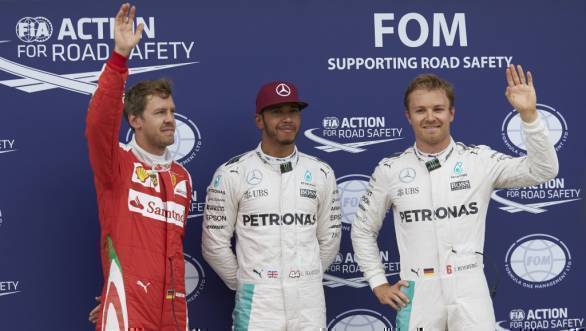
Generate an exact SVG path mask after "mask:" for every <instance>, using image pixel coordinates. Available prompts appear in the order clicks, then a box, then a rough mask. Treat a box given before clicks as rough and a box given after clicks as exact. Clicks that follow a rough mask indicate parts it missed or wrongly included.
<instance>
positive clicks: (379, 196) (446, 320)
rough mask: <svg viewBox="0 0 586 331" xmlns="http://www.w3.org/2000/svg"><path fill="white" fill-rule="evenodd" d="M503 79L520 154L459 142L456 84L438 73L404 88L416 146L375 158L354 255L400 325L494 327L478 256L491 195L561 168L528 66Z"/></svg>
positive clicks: (552, 174)
mask: <svg viewBox="0 0 586 331" xmlns="http://www.w3.org/2000/svg"><path fill="white" fill-rule="evenodd" d="M506 77H507V82H508V87H507V90H506V96H507V99H508V100H509V102H510V103H511V105H512V106H513V107H514V108H515V109H516V110H517V111H518V112H519V115H520V116H521V119H522V123H523V124H522V127H523V135H524V136H525V141H526V145H527V156H524V157H518V158H511V157H509V156H506V155H503V154H501V153H498V152H495V151H493V150H491V149H490V148H488V147H486V146H466V145H464V144H461V143H455V142H454V140H453V139H452V138H451V135H450V123H451V122H452V121H453V119H454V102H453V98H454V97H453V90H452V87H451V86H450V84H449V83H448V82H446V81H444V80H442V79H440V78H439V77H437V76H435V75H420V76H418V77H417V78H415V80H414V81H412V82H411V84H410V86H409V87H408V89H407V91H406V92H405V107H406V116H407V119H408V121H409V123H410V124H411V126H412V128H413V131H414V134H415V145H414V146H413V147H410V148H408V149H407V150H406V151H404V152H403V153H402V154H400V155H398V156H396V157H389V158H385V159H383V160H382V161H381V162H380V163H379V164H378V166H377V167H376V169H375V171H374V174H373V175H372V177H371V180H370V183H369V186H368V189H367V191H366V193H365V195H364V196H363V198H362V200H361V204H360V205H359V209H358V212H357V214H356V218H355V220H354V222H353V225H352V243H353V246H354V251H355V253H356V259H357V261H358V263H359V265H360V268H361V269H362V270H363V272H364V275H365V277H366V279H367V280H368V282H369V283H370V287H371V288H372V289H373V292H374V294H375V295H376V296H377V298H378V299H379V301H380V302H381V303H382V304H388V305H390V306H392V307H393V308H395V309H397V310H398V314H397V330H400V331H407V330H425V331H428V330H433V331H435V330H441V331H444V330H446V329H449V330H450V331H452V330H490V331H492V330H494V329H495V317H494V311H493V306H492V301H491V298H490V295H489V290H488V287H487V283H486V279H485V276H484V272H483V259H482V257H483V256H482V253H483V247H484V232H485V219H486V213H487V208H488V204H489V201H490V196H491V192H492V191H493V189H495V188H508V187H523V186H530V185H537V184H538V183H542V182H544V181H547V180H549V179H551V178H554V177H555V176H556V175H557V172H558V161H557V156H556V152H555V149H554V147H553V145H552V143H551V141H550V139H549V137H548V131H547V129H546V128H545V126H544V124H543V123H542V122H541V121H540V119H539V118H538V113H537V110H536V96H535V89H534V87H533V79H532V76H531V73H527V77H526V76H525V73H524V72H523V69H522V68H521V66H518V67H517V68H516V69H515V67H514V66H510V67H509V68H507V70H506ZM389 208H393V218H394V225H395V232H396V236H397V243H398V248H399V254H400V256H401V273H400V276H401V280H400V281H399V282H397V283H395V284H394V285H392V286H391V285H390V284H389V283H387V279H386V277H385V273H384V269H383V266H382V265H381V262H380V258H379V248H378V246H377V241H376V239H377V236H378V232H379V230H380V228H381V226H382V222H383V219H384V217H385V213H386V211H387V209H389Z"/></svg>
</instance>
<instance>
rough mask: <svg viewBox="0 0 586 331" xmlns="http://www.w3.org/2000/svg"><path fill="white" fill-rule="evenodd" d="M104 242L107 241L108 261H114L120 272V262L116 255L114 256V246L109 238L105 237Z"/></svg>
mask: <svg viewBox="0 0 586 331" xmlns="http://www.w3.org/2000/svg"><path fill="white" fill-rule="evenodd" d="M106 240H107V241H108V256H109V257H110V261H112V260H114V261H115V262H116V264H117V265H118V268H120V270H122V266H121V265H120V260H118V255H116V250H115V249H114V244H113V243H112V238H110V236H106Z"/></svg>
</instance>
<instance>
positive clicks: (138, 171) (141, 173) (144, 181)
mask: <svg viewBox="0 0 586 331" xmlns="http://www.w3.org/2000/svg"><path fill="white" fill-rule="evenodd" d="M132 182H133V183H138V184H140V185H142V186H144V187H148V188H152V189H154V190H155V191H156V192H161V188H160V186H159V182H160V181H159V174H158V173H157V172H151V171H149V170H146V169H145V168H144V166H143V165H142V163H138V162H136V163H134V170H133V171H132Z"/></svg>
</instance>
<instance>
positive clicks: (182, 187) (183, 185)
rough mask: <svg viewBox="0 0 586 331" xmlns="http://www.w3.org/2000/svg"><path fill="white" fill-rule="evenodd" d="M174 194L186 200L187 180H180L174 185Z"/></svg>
mask: <svg viewBox="0 0 586 331" xmlns="http://www.w3.org/2000/svg"><path fill="white" fill-rule="evenodd" d="M174 193H175V194H176V195H178V196H180V197H184V198H186V199H187V180H182V181H180V182H179V183H177V185H175V190H174Z"/></svg>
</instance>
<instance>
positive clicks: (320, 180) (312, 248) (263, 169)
mask: <svg viewBox="0 0 586 331" xmlns="http://www.w3.org/2000/svg"><path fill="white" fill-rule="evenodd" d="M256 104H257V109H256V119H255V121H256V125H257V127H258V128H259V129H260V130H261V132H262V140H261V143H260V144H259V145H258V147H257V148H256V149H255V150H252V151H250V152H247V153H244V154H242V155H240V156H237V157H234V158H232V159H231V160H230V161H228V162H226V163H225V164H223V165H222V166H220V167H219V168H218V170H217V171H216V173H215V174H214V177H213V179H212V182H211V184H210V186H209V187H208V191H207V196H206V207H205V213H204V223H203V236H202V237H203V238H202V253H203V256H204V258H205V259H206V261H207V262H208V263H209V264H210V266H211V267H212V268H213V269H214V271H215V272H216V273H217V274H218V275H219V276H220V277H221V278H222V280H223V281H224V282H225V283H226V285H227V286H228V287H229V288H230V289H232V290H236V291H237V293H236V305H235V308H234V311H233V324H234V329H235V330H249V329H250V330H295V331H297V330H318V329H320V328H325V327H326V310H325V299H324V291H323V285H322V275H323V271H324V270H326V268H327V267H328V266H329V265H330V263H331V262H332V261H333V260H334V258H335V256H336V254H337V252H338V249H339V246H340V219H341V214H340V205H339V201H338V192H337V187H336V179H335V177H334V172H333V171H332V169H331V168H330V167H329V166H328V165H327V164H326V163H324V162H322V161H320V160H318V159H316V158H314V157H311V156H308V155H306V154H303V153H300V152H299V151H298V150H297V148H296V147H295V137H296V135H297V132H298V130H299V128H300V124H301V114H300V112H301V109H303V108H305V107H306V106H307V104H306V103H304V102H301V101H299V99H298V96H297V90H296V88H295V86H293V84H291V83H287V82H273V83H269V84H267V85H265V86H263V87H262V88H261V89H260V91H259V93H258V96H257V101H256ZM234 232H235V233H236V255H234V253H233V251H232V248H231V238H232V236H233V234H234Z"/></svg>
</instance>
